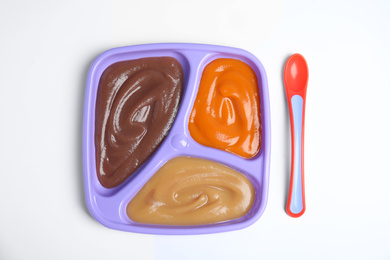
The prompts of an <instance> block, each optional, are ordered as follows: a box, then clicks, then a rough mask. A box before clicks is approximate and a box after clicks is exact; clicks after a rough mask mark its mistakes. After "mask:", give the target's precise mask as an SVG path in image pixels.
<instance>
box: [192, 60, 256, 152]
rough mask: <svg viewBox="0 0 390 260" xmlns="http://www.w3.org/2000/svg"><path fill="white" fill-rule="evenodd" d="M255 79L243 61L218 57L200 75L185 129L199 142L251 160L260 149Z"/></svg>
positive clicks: (253, 73)
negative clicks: (196, 92)
mask: <svg viewBox="0 0 390 260" xmlns="http://www.w3.org/2000/svg"><path fill="white" fill-rule="evenodd" d="M257 82H258V81H257V77H256V74H255V72H254V71H253V69H252V68H251V67H250V66H249V65H248V64H246V63H245V62H243V61H240V60H237V59H230V58H220V59H216V60H214V61H212V62H211V63H209V64H208V65H207V66H206V67H205V69H204V71H203V74H202V77H201V80H200V85H199V89H198V94H197V97H196V100H195V103H194V106H193V109H192V112H191V115H190V119H189V124H188V128H189V131H190V134H191V136H192V138H193V139H194V140H195V141H197V142H198V143H200V144H202V145H205V146H209V147H213V148H217V149H220V150H224V151H227V152H230V153H233V154H236V155H239V156H241V157H244V158H252V157H254V156H256V154H257V153H258V152H259V150H260V145H261V120H260V101H259V89H258V83H257Z"/></svg>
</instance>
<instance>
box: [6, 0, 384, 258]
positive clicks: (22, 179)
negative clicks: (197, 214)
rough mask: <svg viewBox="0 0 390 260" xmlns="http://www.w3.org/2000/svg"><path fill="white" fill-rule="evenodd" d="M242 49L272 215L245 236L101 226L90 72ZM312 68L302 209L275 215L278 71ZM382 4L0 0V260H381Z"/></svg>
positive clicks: (281, 147)
mask: <svg viewBox="0 0 390 260" xmlns="http://www.w3.org/2000/svg"><path fill="white" fill-rule="evenodd" d="M158 42H193V43H208V44H218V45H226V46H232V47H239V48H243V49H246V50H248V51H250V52H252V53H253V54H255V55H256V56H257V57H258V58H259V59H260V61H261V62H262V63H263V65H264V67H265V70H266V71H267V75H268V81H269V92H270V102H271V121H272V124H271V129H272V131H271V132H272V145H271V150H272V153H271V172H270V189H269V191H270V192H269V200H268V206H267V208H266V211H265V213H264V215H263V216H262V217H261V218H260V220H259V221H258V222H257V223H255V224H254V225H252V226H250V227H248V228H246V229H244V230H240V231H233V232H228V233H220V234H213V235H199V236H153V235H142V234H135V233H126V232H120V231H115V230H111V229H108V228H106V227H103V226H102V225H100V224H99V223H98V222H96V221H95V220H94V219H93V218H92V217H91V216H90V215H89V213H88V210H87V209H86V206H85V203H84V194H83V192H84V191H83V184H82V183H83V178H82V158H81V129H82V111H83V99H84V90H85V81H86V75H87V71H88V68H89V66H90V64H91V62H92V61H93V59H94V58H96V57H97V55H99V54H100V53H101V52H103V51H105V50H107V49H110V48H114V47H119V46H127V45H135V44H143V43H158ZM295 52H299V53H301V54H303V55H304V56H305V57H306V59H307V62H308V65H309V70H310V79H309V85H308V92H307V103H306V136H305V174H306V197H307V211H306V213H305V214H304V215H303V216H302V217H301V218H299V219H293V218H290V217H288V216H287V215H286V213H285V204H286V194H287V185H288V178H289V167H290V128H289V118H288V111H287V106H286V99H285V93H284V86H283V82H282V71H283V67H284V63H285V61H286V59H287V58H288V56H289V55H291V54H293V53H295ZM389 74H390V3H389V2H388V1H387V2H386V1H285V2H283V1H281V0H279V1H249V0H240V1H230V0H224V1H211V0H207V1H203V0H198V1H194V2H189V1H179V0H177V1H174V0H164V1H157V0H156V1H146V0H145V1H117V0H114V1H102V0H97V1H79V0H77V1H74V0H68V1H57V2H56V1H39V0H37V1H27V0H24V1H1V2H0V90H1V91H0V167H1V168H0V259H2V260H8V259H11V260H13V259H16V260H17V259H95V260H98V259H287V258H289V259H390V167H389V162H390V138H389V136H390V117H389V114H390V105H389V104H390V103H389V99H390V75H389Z"/></svg>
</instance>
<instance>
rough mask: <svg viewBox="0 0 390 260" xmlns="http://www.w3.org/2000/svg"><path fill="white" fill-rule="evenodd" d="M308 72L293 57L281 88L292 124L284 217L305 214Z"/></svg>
mask: <svg viewBox="0 0 390 260" xmlns="http://www.w3.org/2000/svg"><path fill="white" fill-rule="evenodd" d="M308 79H309V70H308V68H307V63H306V60H305V58H303V56H302V55H301V54H298V53H296V54H293V55H292V56H291V57H290V58H289V59H288V60H287V62H286V66H285V67H284V86H285V88H286V95H287V102H288V108H289V113H290V124H291V142H292V152H291V156H292V157H291V177H290V190H289V193H288V200H287V207H286V211H287V214H288V215H289V216H291V217H294V218H297V217H300V216H302V214H303V213H304V212H305V209H306V204H305V186H304V174H303V136H304V126H305V103H306V89H307V82H308Z"/></svg>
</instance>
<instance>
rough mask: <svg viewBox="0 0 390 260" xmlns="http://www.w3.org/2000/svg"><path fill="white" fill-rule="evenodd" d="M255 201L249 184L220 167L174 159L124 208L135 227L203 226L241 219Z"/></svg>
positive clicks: (243, 176) (190, 159)
mask: <svg viewBox="0 0 390 260" xmlns="http://www.w3.org/2000/svg"><path fill="white" fill-rule="evenodd" d="M254 200H255V189H254V187H253V185H252V183H251V182H250V180H249V179H248V178H247V177H245V175H243V174H242V173H239V172H237V171H235V170H233V169H231V168H229V167H227V166H225V165H222V164H220V163H217V162H214V161H209V160H206V159H200V158H193V157H176V158H174V159H171V160H170V161H168V162H167V163H165V164H164V165H163V166H162V167H161V168H160V169H159V170H158V171H157V172H156V173H155V174H154V175H153V176H152V178H151V179H150V180H149V181H148V182H147V183H146V184H145V185H144V186H143V187H142V189H141V190H140V191H139V192H138V193H137V194H136V195H135V197H134V198H133V199H132V200H131V201H130V202H129V204H128V205H127V209H126V211H127V215H128V217H129V218H130V219H131V220H132V221H134V222H138V223H146V224H160V225H203V224H211V223H218V222H223V221H228V220H233V219H237V218H240V217H243V216H245V215H246V214H247V213H248V212H249V211H250V210H251V208H252V206H253V203H254Z"/></svg>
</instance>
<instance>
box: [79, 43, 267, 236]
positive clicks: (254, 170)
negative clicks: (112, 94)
mask: <svg viewBox="0 0 390 260" xmlns="http://www.w3.org/2000/svg"><path fill="white" fill-rule="evenodd" d="M158 56H171V57H174V58H176V59H177V60H178V61H179V62H180V63H181V65H182V67H183V72H184V92H183V96H182V101H181V104H180V107H179V111H178V113H177V116H176V119H175V122H174V123H173V125H172V128H171V130H170V131H169V133H168V135H167V137H166V138H165V140H164V141H163V143H162V144H161V146H160V147H159V148H158V149H157V151H156V152H155V153H154V154H153V155H152V156H151V157H150V158H149V160H148V161H147V162H146V163H145V164H144V165H143V166H142V167H141V168H140V169H139V170H138V171H137V172H136V173H134V174H133V175H132V176H131V177H130V178H129V179H127V180H126V181H125V182H124V183H123V184H121V185H120V186H118V187H116V188H112V189H106V188H104V187H103V186H101V184H100V183H99V181H98V178H97V175H96V169H95V167H96V166H95V144H94V123H95V105H96V104H95V103H96V93H97V88H98V84H99V79H100V76H101V74H102V73H103V71H104V70H105V69H106V68H107V67H108V66H109V65H111V64H113V63H115V62H119V61H123V60H132V59H139V58H144V57H158ZM217 58H234V59H239V60H242V61H244V62H246V63H247V64H249V65H250V66H251V67H252V68H253V70H254V71H255V73H256V76H257V78H258V85H259V93H260V109H261V122H262V145H261V150H260V152H259V153H258V155H256V156H255V157H254V158H252V159H244V158H241V157H238V156H236V155H233V154H230V153H228V152H225V151H221V150H218V149H214V148H209V147H205V146H202V145H200V144H199V143H197V142H196V141H194V140H193V139H192V137H191V135H190V134H189V131H188V118H189V115H190V113H191V109H192V107H193V102H194V100H195V98H196V94H197V89H198V85H199V81H200V78H201V76H202V71H203V68H204V67H205V66H206V65H207V64H208V63H209V62H211V61H212V60H214V59H217ZM83 127H84V128H83V161H84V187H85V198H86V204H87V206H88V209H89V211H90V213H91V214H92V216H93V217H94V218H95V219H96V220H97V221H99V222H100V223H101V224H103V225H104V226H107V227H109V228H113V229H118V230H123V231H130V232H139V233H148V234H161V235H164V234H166V235H169V234H185V235H190V234H206V233H216V232H224V231H230V230H236V229H241V228H245V227H247V226H249V225H251V224H253V223H254V222H255V221H257V220H258V219H259V218H260V216H261V215H262V214H263V212H264V210H265V207H266V204H267V197H268V182H269V181H268V180H269V164H270V140H271V138H270V111H269V97H268V84H267V77H266V73H265V70H264V68H263V66H262V64H261V63H260V61H259V60H258V59H257V58H256V57H255V56H253V55H252V54H250V53H248V52H247V51H244V50H241V49H236V48H230V47H222V46H213V45H201V44H148V45H138V46H129V47H121V48H116V49H111V50H109V51H107V52H105V53H103V54H101V55H100V56H99V57H98V58H97V59H96V60H95V61H94V63H93V64H92V66H91V68H90V70H89V74H88V79H87V86H86V95H85V107H84V125H83ZM178 156H191V157H198V158H205V159H209V160H213V161H216V162H219V163H222V164H224V165H227V166H229V167H231V168H233V169H235V170H237V171H239V172H241V173H243V174H245V175H246V176H247V177H248V178H249V179H250V180H251V181H252V183H253V185H254V187H255V190H256V199H255V203H254V206H253V208H252V210H251V211H250V212H249V213H248V214H247V215H246V216H244V217H242V218H240V219H236V220H231V221H227V222H221V223H215V224H209V225H196V226H166V225H148V224H140V223H135V222H133V221H131V220H130V219H129V218H128V216H127V214H126V206H127V204H128V202H129V201H130V200H131V199H132V198H133V196H134V195H135V194H136V193H137V192H138V191H139V190H140V189H141V188H142V186H143V185H144V184H145V183H146V182H147V181H148V180H149V179H150V178H151V176H152V175H153V174H154V173H155V172H156V171H157V170H158V169H159V168H160V167H161V166H162V165H163V164H164V163H165V162H167V161H168V160H170V159H172V158H175V157H178Z"/></svg>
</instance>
